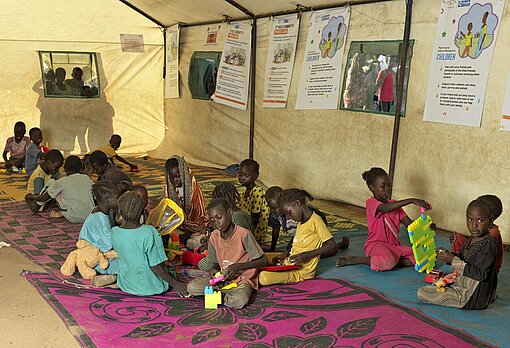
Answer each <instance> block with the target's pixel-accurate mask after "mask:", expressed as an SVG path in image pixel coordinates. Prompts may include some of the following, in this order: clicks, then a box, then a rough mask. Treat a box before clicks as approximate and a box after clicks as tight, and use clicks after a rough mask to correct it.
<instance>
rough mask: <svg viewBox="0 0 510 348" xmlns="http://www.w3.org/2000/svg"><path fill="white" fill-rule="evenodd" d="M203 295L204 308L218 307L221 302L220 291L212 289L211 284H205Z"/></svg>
mask: <svg viewBox="0 0 510 348" xmlns="http://www.w3.org/2000/svg"><path fill="white" fill-rule="evenodd" d="M204 297H205V308H206V309H218V305H219V304H221V292H219V291H213V288H212V286H206V287H205V288H204Z"/></svg>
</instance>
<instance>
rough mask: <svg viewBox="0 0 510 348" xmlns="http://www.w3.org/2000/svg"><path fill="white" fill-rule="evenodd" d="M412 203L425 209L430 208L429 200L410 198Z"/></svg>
mask: <svg viewBox="0 0 510 348" xmlns="http://www.w3.org/2000/svg"><path fill="white" fill-rule="evenodd" d="M411 200H412V202H413V204H414V205H417V206H418V207H421V208H425V210H431V209H432V205H430V203H429V202H427V201H425V200H423V199H419V198H411Z"/></svg>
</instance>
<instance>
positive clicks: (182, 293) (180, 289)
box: [174, 282, 190, 297]
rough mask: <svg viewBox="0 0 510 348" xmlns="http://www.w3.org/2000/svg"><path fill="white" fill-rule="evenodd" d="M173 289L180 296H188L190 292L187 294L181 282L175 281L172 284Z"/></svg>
mask: <svg viewBox="0 0 510 348" xmlns="http://www.w3.org/2000/svg"><path fill="white" fill-rule="evenodd" d="M174 289H175V291H176V292H177V295H179V296H180V297H190V294H188V291H187V290H186V285H184V284H183V283H181V282H177V283H176V284H174Z"/></svg>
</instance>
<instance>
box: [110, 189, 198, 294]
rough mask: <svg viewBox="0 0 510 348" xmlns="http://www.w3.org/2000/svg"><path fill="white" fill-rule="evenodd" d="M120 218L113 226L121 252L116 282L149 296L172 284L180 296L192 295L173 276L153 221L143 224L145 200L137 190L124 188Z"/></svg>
mask: <svg viewBox="0 0 510 348" xmlns="http://www.w3.org/2000/svg"><path fill="white" fill-rule="evenodd" d="M118 207H119V211H118V215H117V222H118V223H119V224H120V227H114V228H113V229H112V240H113V247H114V249H115V251H116V252H117V254H118V260H119V273H118V276H117V285H118V286H119V288H120V289H121V290H122V291H124V292H127V293H130V294H133V295H138V296H150V295H157V294H161V293H164V292H166V291H167V290H168V288H169V286H171V287H172V288H174V289H175V291H176V292H177V294H178V295H179V296H181V297H189V295H188V292H187V291H186V285H184V284H183V283H181V282H179V281H178V280H177V279H175V278H174V277H172V276H171V275H170V274H169V272H171V273H174V272H173V269H167V267H166V266H165V261H166V260H167V259H168V257H167V255H166V253H165V249H164V248H163V240H162V239H161V236H160V234H159V233H158V231H157V230H156V229H155V228H154V227H153V226H150V225H140V217H141V216H142V214H143V210H144V209H145V202H144V201H143V199H142V198H141V197H140V195H139V194H137V193H136V192H132V191H128V192H125V193H124V194H123V195H122V196H121V197H120V198H119V200H118Z"/></svg>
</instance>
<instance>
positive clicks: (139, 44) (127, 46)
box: [120, 34, 145, 53]
mask: <svg viewBox="0 0 510 348" xmlns="http://www.w3.org/2000/svg"><path fill="white" fill-rule="evenodd" d="M120 47H121V48H122V52H135V53H143V52H145V46H144V45H143V35H138V34H120Z"/></svg>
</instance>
